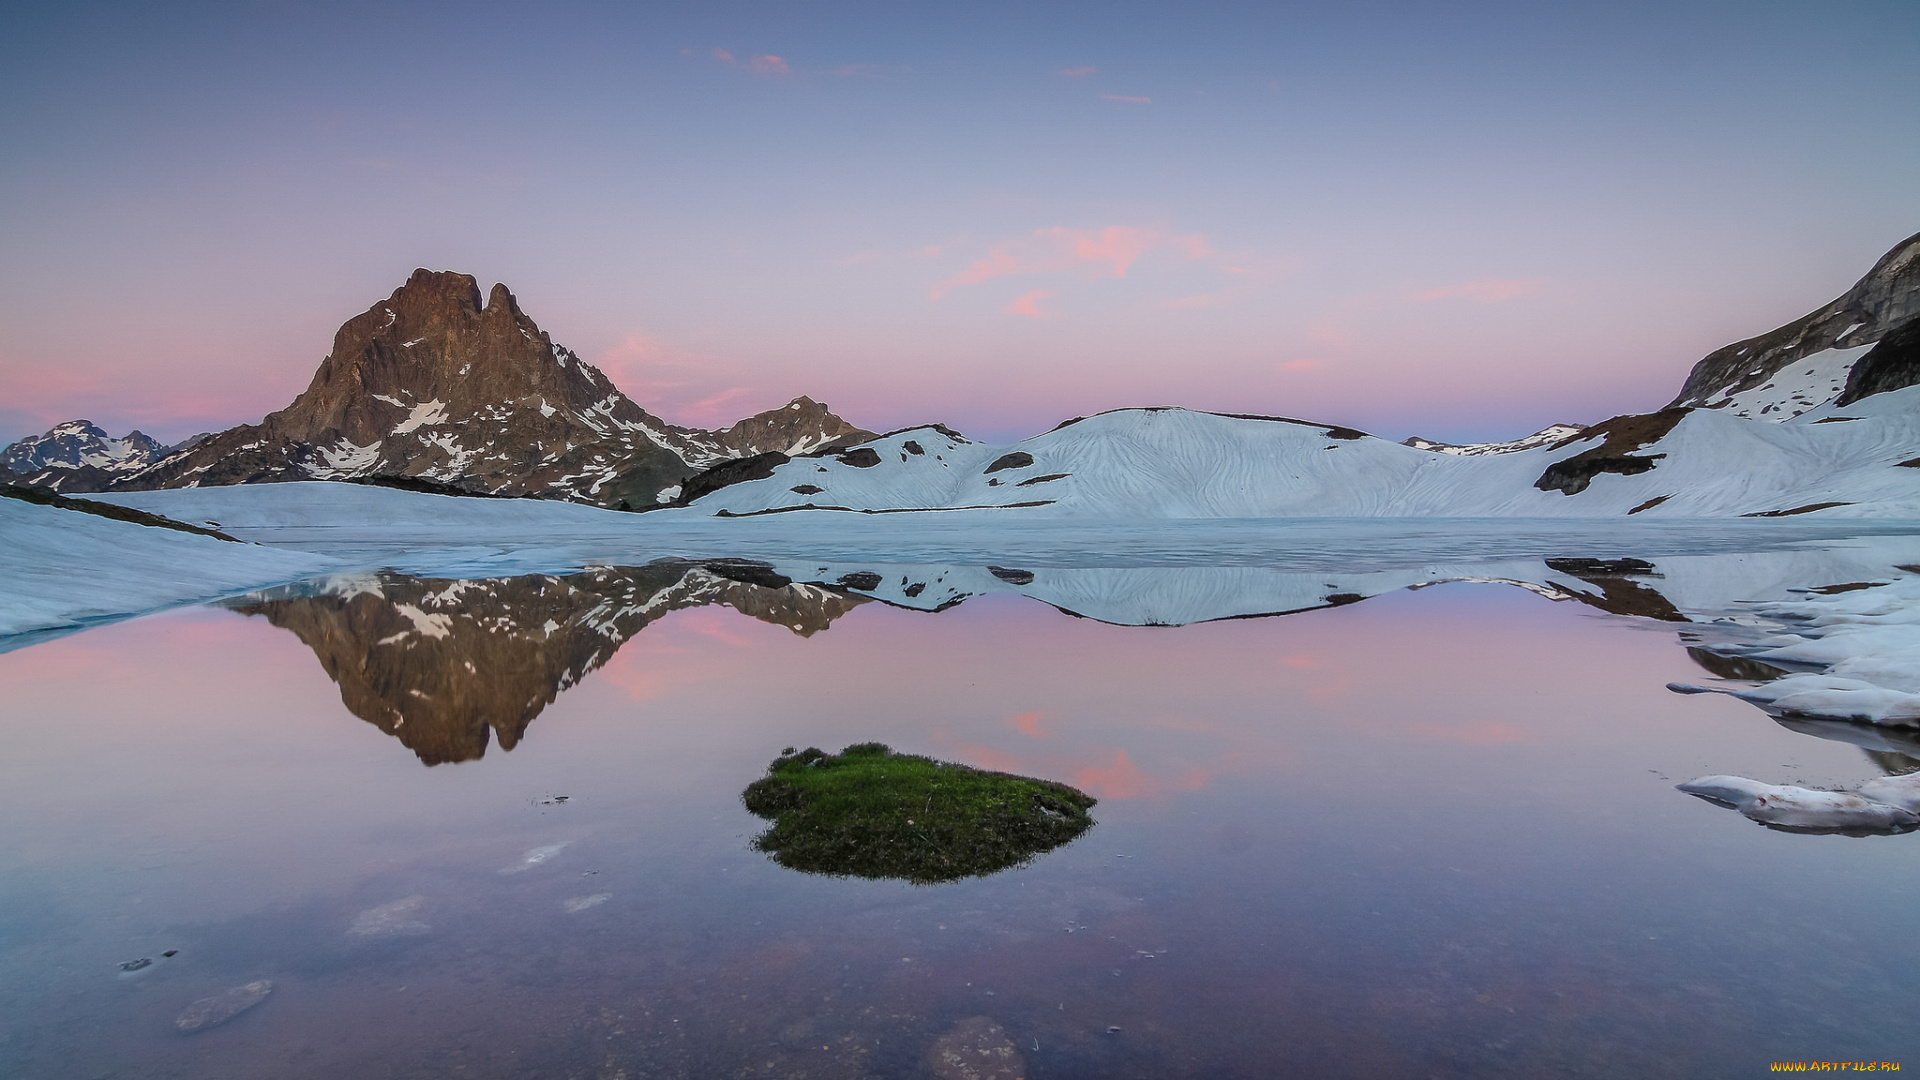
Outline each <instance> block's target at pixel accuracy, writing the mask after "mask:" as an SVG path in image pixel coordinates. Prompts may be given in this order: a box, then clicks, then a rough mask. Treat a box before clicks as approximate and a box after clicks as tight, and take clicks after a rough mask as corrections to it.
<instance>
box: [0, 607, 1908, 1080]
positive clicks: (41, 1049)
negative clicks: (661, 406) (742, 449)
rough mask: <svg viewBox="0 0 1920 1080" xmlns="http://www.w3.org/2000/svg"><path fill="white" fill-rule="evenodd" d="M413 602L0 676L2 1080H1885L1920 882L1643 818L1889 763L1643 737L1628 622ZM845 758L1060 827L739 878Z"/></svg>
mask: <svg viewBox="0 0 1920 1080" xmlns="http://www.w3.org/2000/svg"><path fill="white" fill-rule="evenodd" d="M629 576H632V575H629ZM545 580H546V581H548V582H552V581H555V580H556V579H545ZM599 580H600V582H601V586H604V587H601V589H600V592H599V593H596V594H595V595H596V596H600V597H601V598H602V599H604V597H605V596H609V595H613V594H614V593H615V592H618V591H619V590H621V589H625V590H626V593H625V594H624V595H627V597H628V598H629V599H632V598H634V597H639V598H641V599H642V600H644V599H645V598H646V597H647V596H649V595H653V594H649V593H648V592H647V589H656V591H657V586H658V585H659V583H658V582H650V581H648V580H646V579H645V577H644V574H642V575H640V577H639V578H636V579H635V580H632V581H628V580H622V581H621V582H617V583H614V584H613V585H608V583H607V582H606V581H605V576H604V575H602V578H601V579H599ZM450 584H451V583H449V582H445V581H439V582H420V581H417V580H410V579H398V578H389V579H387V580H385V581H377V582H373V583H372V584H371V585H369V584H368V583H366V582H362V583H360V584H359V585H355V586H350V587H347V588H336V589H334V590H333V591H332V592H331V593H327V592H322V593H321V594H319V595H309V594H295V593H282V594H275V595H270V596H263V597H259V598H255V599H252V600H249V601H245V602H241V603H238V604H235V605H232V606H231V607H228V608H208V609H196V610H190V611H184V612H177V613H173V614H168V615H162V616H156V617H150V618H146V619H141V620H137V621H133V622H129V623H123V624H120V625H115V626H110V627H105V628H101V629H96V630H92V631H89V632H86V633H83V634H78V635H75V636H72V637H67V638H63V639H60V640H56V641H52V642H47V643H44V644H39V645H34V646H31V647H28V648H24V649H20V650H18V651H15V652H12V653H7V654H5V655H0V737H4V739H5V741H6V747H7V749H6V752H5V754H4V756H0V1075H5V1076H9V1077H34V1078H39V1077H108V1076H113V1077H183V1078H184V1077H194V1078H202V1077H204V1078H224V1077H236V1078H237V1077H261V1076H278V1077H339V1076H364V1077H389V1076H392V1077H438V1076H466V1077H495V1076H499V1077H561V1076H571V1077H596V1078H614V1077H627V1078H630V1080H638V1078H641V1077H654V1076H660V1077H707V1076H716V1077H719V1076H725V1077H734V1076H741V1077H760V1076H769V1077H771V1076H781V1077H915V1078H924V1077H933V1076H936V1075H939V1074H938V1073H936V1072H935V1071H933V1066H932V1065H931V1064H930V1063H929V1060H928V1056H927V1055H928V1049H929V1047H931V1046H932V1045H933V1044H934V1043H935V1042H936V1041H937V1040H939V1039H940V1038H941V1037H942V1036H943V1035H944V1034H945V1033H947V1032H948V1031H949V1030H951V1029H952V1028H953V1027H954V1025H955V1024H956V1023H958V1022H961V1021H964V1020H966V1019H968V1018H971V1017H976V1016H985V1017H988V1018H990V1019H992V1020H993V1021H995V1022H996V1023H998V1024H999V1025H1000V1026H1001V1027H1002V1028H1003V1029H1004V1030H1005V1031H1006V1033H1007V1035H1008V1037H1009V1038H1010V1039H1011V1040H1012V1041H1013V1042H1014V1043H1015V1044H1017V1046H1018V1047H1019V1050H1020V1053H1021V1054H1022V1055H1023V1057H1024V1061H1025V1065H1026V1075H1029V1076H1032V1077H1036V1078H1048V1077H1122V1076H1144V1077H1167V1076H1173V1077H1181V1076H1186V1077H1267V1076H1280V1075H1314V1076H1331V1077H1339V1076H1355V1077H1376V1076H1377V1077H1398V1076H1407V1077H1429V1076H1440V1077H1453V1076H1460V1077H1466V1076H1476V1077H1478V1076H1527V1077H1543V1076H1593V1075H1620V1076H1627V1075H1632V1076H1675V1077H1701V1076H1751V1075H1756V1074H1758V1073H1761V1072H1764V1071H1765V1070H1766V1064H1767V1062H1769V1061H1772V1060H1775V1059H1825V1060H1848V1061H1853V1060H1888V1061H1901V1060H1902V1059H1905V1060H1906V1061H1908V1062H1910V1063H1912V1064H1913V1066H1914V1067H1920V1025H1916V1023H1915V1022H1914V1019H1913V1017H1914V1002H1915V1001H1916V1000H1917V999H1920V998H1917V994H1920V965H1916V963H1915V961H1916V953H1917V952H1920V946H1917V945H1916V944H1915V943H1916V941H1920V874H1916V867H1915V853H1916V848H1915V847H1914V844H1915V843H1916V842H1920V837H1914V836H1906V837H1901V836H1892V837H1885V836H1882V837H1863V838H1852V837H1844V836H1806V835H1795V834H1788V833H1782V832H1776V831H1770V830H1767V829H1764V828H1761V827H1759V826H1756V825H1754V824H1753V823H1751V822H1749V821H1747V820H1746V819H1744V818H1742V817H1740V816H1739V815H1737V814H1732V813H1728V812H1725V811H1722V810H1719V809H1716V808H1714V807H1711V806H1708V805H1706V804H1704V803H1701V802H1699V801H1698V800H1695V799H1692V798H1689V797H1687V796H1684V795H1681V794H1679V793H1677V792H1675V791H1674V790H1673V786H1672V785H1673V784H1674V783H1675V782H1676V781H1679V780H1685V779H1688V778H1691V777H1693V776H1696V775H1700V774H1703V773H1722V772H1728V773H1744V774H1746V775H1751V776H1757V777H1762V778H1765V779H1768V780H1770V781H1773V782H1798V783H1804V784H1811V785H1841V784H1852V783H1857V782H1858V781H1860V780H1863V779H1865V778H1867V777H1869V776H1873V775H1878V774H1880V773H1881V772H1882V771H1884V770H1886V769H1888V768H1906V767H1911V766H1912V765H1913V764H1914V763H1913V762H1910V761H1906V760H1905V759H1900V758H1897V757H1896V756H1894V755H1889V754H1880V755H1879V756H1878V757H1874V756H1872V755H1869V754H1867V753H1865V752H1863V751H1862V750H1860V749H1859V748H1857V747H1855V746H1851V745H1847V744H1846V743H1843V742H1839V741H1831V740H1824V739H1818V738H1810V737H1808V736H1806V735H1803V734H1797V733H1794V732H1790V731H1787V730H1785V729H1784V728H1782V727H1780V726H1778V725H1776V724H1775V723H1773V722H1772V721H1770V720H1769V719H1768V718H1767V717H1766V716H1764V715H1763V714H1761V713H1759V712H1758V711H1756V710H1755V709H1753V708H1752V707H1750V706H1748V705H1746V704H1744V703H1741V702H1739V701H1736V700H1732V699H1729V698H1724V697H1681V696H1677V695H1674V694H1672V693H1669V692H1668V691H1667V690H1665V689H1664V684H1665V683H1667V682H1669V681H1676V680H1678V681H1689V682H1699V681H1703V680H1706V679H1709V678H1710V676H1709V675H1708V673H1706V672H1704V671H1702V670H1701V669H1700V668H1699V667H1697V666H1696V665H1695V663H1694V662H1693V661H1692V660H1690V659H1689V657H1688V655H1687V653H1686V651H1685V650H1684V649H1683V648H1682V647H1681V643H1680V642H1679V641H1678V639H1677V638H1676V635H1675V625H1674V624H1671V623H1661V622H1655V621H1651V620H1637V619H1631V618H1627V617H1623V616H1618V615H1609V614H1604V613H1601V612H1599V611H1596V610H1595V609H1594V608H1592V607H1584V606H1581V605H1579V604H1575V603H1564V602H1563V603H1555V602H1551V601H1549V600H1548V599H1545V598H1543V597H1541V596H1538V595H1534V594H1533V593H1530V592H1527V591H1523V590H1521V589H1516V588H1512V587H1510V586H1506V585H1499V584H1450V585H1443V586H1436V587H1433V588H1427V589H1422V590H1419V591H1416V592H1396V593H1389V594H1387V595H1383V596H1378V597H1374V598H1372V599H1369V600H1367V601H1365V602H1364V603H1353V604H1349V605H1346V606H1339V607H1333V608H1328V609H1324V610H1316V611H1309V612H1305V613H1302V614H1297V615H1292V616H1288V617H1283V618H1264V619H1239V620H1231V621H1223V622H1214V623H1206V624H1201V625H1193V626H1186V627H1181V628H1166V627H1128V626H1112V625H1106V624H1102V623H1100V622H1097V621H1093V620H1091V619H1079V618H1071V617H1069V616H1067V615H1064V614H1062V613H1061V612H1059V611H1057V610H1055V609H1053V608H1051V607H1047V606H1045V605H1042V604H1038V603H1034V602H1032V601H1029V600H1025V599H1022V598H1019V597H1013V596H987V597H976V598H974V599H971V600H969V601H967V602H966V603H964V604H961V605H959V606H957V607H953V608H951V609H949V610H946V611H943V612H939V613H928V612H919V611H910V610H903V609H900V608H897V607H892V606H888V605H885V604H881V603H876V602H866V603H862V602H859V601H858V599H857V598H847V597H836V596H833V595H831V594H824V593H820V594H816V593H809V594H807V595H805V596H800V597H798V598H796V597H795V596H794V595H782V596H775V595H773V593H774V592H775V591H776V590H759V591H756V589H755V587H752V586H747V585H738V583H734V584H727V585H724V587H723V588H722V589H721V592H724V593H725V595H719V594H718V593H713V592H712V591H711V590H709V592H708V593H706V594H701V595H700V596H691V595H690V596H688V597H683V598H682V600H681V601H676V602H674V603H661V604H657V605H656V606H655V607H654V608H652V609H648V610H644V611H640V612H637V613H636V612H634V611H632V610H627V611H626V613H625V614H616V613H615V609H614V606H607V605H605V604H602V606H600V607H591V605H590V606H589V607H588V608H584V609H583V608H582V607H581V606H580V605H581V603H582V602H581V601H580V600H579V599H578V597H577V596H574V594H576V593H577V592H578V591H579V590H578V589H577V588H572V587H571V586H570V587H569V588H567V589H562V588H561V586H560V585H558V584H548V585H542V584H539V583H538V581H537V580H536V579H523V580H521V581H519V582H518V583H517V584H512V585H510V587H503V586H502V585H501V583H493V584H492V585H490V586H489V585H485V584H484V583H483V584H482V585H466V586H461V587H460V588H462V589H463V590H466V592H465V593H464V594H462V595H460V596H454V597H450V596H449V594H448V593H447V589H448V588H449V587H450ZM576 584H577V583H576ZM615 586H617V588H616V587H615ZM736 586H737V587H736ZM356 589H357V590H358V593H357V594H356V593H355V590H356ZM729 590H730V591H729ZM778 591H779V592H781V593H783V594H790V593H791V592H792V591H791V590H778ZM433 597H438V599H437V600H433V601H432V602H429V599H428V598H433ZM569 597H573V598H572V599H570V598H569ZM456 601H457V602H456ZM702 601H717V602H702ZM598 602H599V601H596V603H598ZM435 605H437V606H435ZM461 605H465V606H464V607H463V606H461ZM644 606H645V605H644V604H642V607H644ZM403 608H404V609H407V610H402V609H403ZM449 612H451V614H448V613H449ZM436 620H445V621H436ZM621 620H624V621H621ZM616 622H617V623H618V625H617V626H616V625H613V624H614V623H616ZM582 626H588V627H598V630H597V631H596V633H595V634H583V633H580V632H576V631H577V630H578V629H579V628H580V627H582ZM536 631H538V633H536ZM516 635H517V636H516ZM516 642H518V644H516ZM529 642H534V644H529ZM609 642H612V643H613V644H609ZM614 645H617V651H616V649H615V648H614ZM468 665H472V666H471V668H469V667H468ZM870 740H878V741H883V742H886V743H888V744H889V745H891V746H893V747H895V748H896V749H899V750H903V751H908V752H914V753H922V754H929V755H933V756H936V757H941V758H947V759H953V760H958V761H963V762H966V763H969V764H973V765H977V766H982V767H987V768H994V769H1003V770H1009V771H1014V772H1019V773H1023V774H1027V775H1034V776H1042V777H1047V778H1051V779H1057V780H1061V781H1065V782H1068V783H1071V784H1074V785H1076V786H1078V787H1080V788H1082V789H1083V790H1085V791H1087V792H1088V793H1090V794H1092V795H1095V796H1097V797H1098V798H1099V799H1100V800H1101V801H1100V803H1099V805H1098V806H1097V807H1096V808H1095V810H1094V816H1095V817H1096V818H1097V820H1098V824H1097V825H1095V826H1094V827H1093V829H1092V830H1091V831H1089V832H1088V833H1086V834H1085V835H1084V836H1083V837H1081V838H1080V839H1079V840H1077V841H1075V842H1074V843H1072V844H1071V845H1069V846H1067V847H1065V848H1061V849H1059V850H1056V851H1053V852H1051V853H1048V854H1045V855H1043V856H1041V857H1039V858H1038V859H1037V860H1035V861H1034V862H1032V863H1031V864H1030V865H1027V866H1024V867H1021V868H1016V869H1013V870H1010V871H1006V872H1003V873H999V874H996V875H993V876H990V877H986V878H981V879H973V880H968V881H963V882H959V883H954V884H947V885H940V886H933V887H913V886H909V885H906V884H901V883H892V882H875V881H865V880H849V879H836V878H826V877H813V876H807V875H803V874H799V873H795V872H793V871H790V870H786V869H783V868H781V867H779V866H777V865H775V864H773V863H772V862H770V861H768V859H767V858H766V857H765V856H763V855H761V854H759V853H758V852H756V851H754V850H753V849H752V848H751V846H750V843H751V840H752V838H753V837H754V836H755V835H756V834H757V833H758V831H759V830H760V828H761V827H762V826H763V825H764V823H763V822H761V821H760V820H759V819H756V818H754V817H752V816H750V815H749V814H747V813H746V811H745V810H744V809H743V808H742V806H741V803H740V791H741V789H742V788H743V787H744V786H745V785H746V784H747V783H749V782H751V781H752V780H754V779H755V778H757V777H758V776H760V775H762V774H763V772H764V770H765V768H766V765H767V762H768V761H769V760H770V759H771V758H773V757H774V756H775V755H776V754H778V753H779V752H780V751H781V750H782V749H783V748H785V747H789V746H801V747H804V746H809V745H813V746H820V747H823V748H826V749H828V750H837V749H838V748H839V747H841V746H844V745H847V744H850V743H855V742H864V741H870ZM560 796H565V799H564V801H562V800H560V799H559V797H560ZM166 950H177V953H176V955H174V956H172V957H162V955H161V954H162V953H163V951H166ZM139 958H153V959H154V961H155V962H154V963H153V964H152V965H150V966H148V967H146V968H144V969H142V970H139V971H136V972H131V973H123V972H122V971H121V970H120V966H121V964H122V963H124V962H127V961H132V960H137V959H139ZM262 979H265V980H271V982H272V984H273V992H272V994H271V995H270V996H269V997H268V998H267V999H266V1000H265V1001H263V1002H262V1003H261V1004H259V1005H258V1006H257V1007H254V1008H252V1009H251V1010H249V1011H247V1012H245V1013H243V1014H241V1015H239V1016H237V1017H236V1018H234V1019H233V1020H231V1021H229V1022H227V1023H224V1024H221V1025H219V1026H216V1027H211V1028H208V1029H206V1030H203V1031H199V1032H197V1033H194V1034H190V1035H183V1034H180V1033H179V1032H178V1031H177V1030H176V1027H175V1020H176V1017H178V1016H179V1015H180V1014H181V1012H182V1010H183V1009H185V1008H187V1007H188V1006H189V1005H190V1004H191V1003H192V1002H194V1001H196V1000H198V999H201V998H205V997H208V996H211V995H216V994H219V993H221V992H223V991H226V990H227V989H229V988H231V987H234V986H237V985H241V984H246V983H250V982H254V981H257V980H262Z"/></svg>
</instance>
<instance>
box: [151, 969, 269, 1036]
mask: <svg viewBox="0 0 1920 1080" xmlns="http://www.w3.org/2000/svg"><path fill="white" fill-rule="evenodd" d="M271 993H273V982H272V980H270V979H256V980H255V981H253V982H250V983H248V984H246V985H245V986H236V987H234V988H233V989H231V990H228V991H227V992H226V993H224V994H215V995H213V996H212V997H206V998H201V999H200V1000H199V1001H196V1002H194V1003H193V1004H191V1005H189V1006H187V1007H186V1009H185V1010H184V1011H182V1012H181V1013H180V1018H179V1019H177V1020H175V1021H174V1022H173V1026H174V1027H176V1028H178V1029H179V1030H180V1031H181V1033H183V1034H189V1035H190V1034H192V1033H193V1032H196V1031H205V1030H206V1029H208V1028H210V1027H218V1026H220V1025H221V1024H224V1023H226V1022H227V1021H229V1020H231V1019H233V1018H234V1017H236V1016H239V1015H240V1014H241V1013H243V1012H246V1011H247V1010H248V1009H251V1008H253V1007H254V1006H255V1005H258V1004H260V1003H261V1002H263V1001H265V1000H267V995H268V994H271Z"/></svg>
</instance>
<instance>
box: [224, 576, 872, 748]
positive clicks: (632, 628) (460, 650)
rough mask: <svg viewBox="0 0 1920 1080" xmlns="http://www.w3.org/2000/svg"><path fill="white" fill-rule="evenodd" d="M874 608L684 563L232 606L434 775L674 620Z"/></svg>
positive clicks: (786, 618)
mask: <svg viewBox="0 0 1920 1080" xmlns="http://www.w3.org/2000/svg"><path fill="white" fill-rule="evenodd" d="M866 602H867V598H866V597H862V596H849V595H846V594H844V593H839V592H833V591H829V590H827V589H823V588H819V587H816V586H810V585H799V584H793V583H790V582H788V581H787V579H785V578H782V577H778V576H776V575H774V574H773V573H772V572H771V571H770V570H768V569H767V568H765V567H761V566H758V565H756V564H747V563H736V562H727V561H713V562H707V563H699V562H690V561H685V560H668V561H662V562H655V563H651V564H648V565H646V566H640V567H602V568H595V569H592V570H586V571H582V572H580V573H577V574H568V575H565V576H549V575H527V576H522V577H513V578H496V579H488V580H464V579H441V578H418V577H410V576H407V575H404V574H391V573H383V574H379V575H375V576H367V577H355V578H349V579H335V580H332V581H327V582H324V583H323V587H322V589H321V591H319V592H312V591H310V590H309V591H302V590H301V589H299V588H298V587H294V588H288V589H275V590H269V591H267V592H263V593H257V594H254V595H252V596H248V597H244V598H241V599H239V600H235V601H232V602H230V603H229V604H228V606H229V607H231V608H232V609H233V610H235V611H239V612H241V613H243V614H246V615H259V616H264V617H265V618H266V619H267V621H269V622H271V623H272V624H273V625H275V626H278V627H280V628H282V629H285V630H291V631H293V633H294V634H295V635H296V636H298V637H299V638H300V640H301V641H302V642H304V643H305V644H306V645H307V647H308V648H310V649H312V650H313V652H314V655H315V656H316V657H318V658H319V660H320V664H321V666H322V667H323V668H325V669H326V672H327V676H328V677H329V678H331V679H332V680H333V681H334V682H335V683H336V684H338V686H339V687H340V700H341V702H342V703H343V704H345V705H346V707H347V709H348V711H350V712H352V713H353V714H354V715H355V716H358V717H360V718H361V719H362V720H365V721H367V722H368V723H370V724H372V725H374V726H375V727H377V728H379V729H380V730H381V731H384V732H386V733H387V734H389V735H392V736H394V737H395V738H397V739H399V740H400V742H401V744H402V745H404V746H406V747H407V748H408V749H410V750H412V751H413V752H414V753H415V754H417V755H418V756H419V758H420V760H421V761H422V762H424V763H426V764H428V765H439V764H444V763H448V762H456V761H469V760H472V759H474V758H478V757H480V756H481V755H483V754H484V753H486V749H487V742H488V739H489V736H491V737H492V738H495V739H498V740H499V743H500V748H501V749H502V750H511V749H513V747H514V746H515V744H517V743H518V742H519V741H520V739H521V738H522V737H523V736H524V735H525V734H526V730H527V725H529V724H531V723H532V722H533V720H534V718H535V717H537V716H539V715H540V713H541V711H542V710H544V709H545V708H546V707H547V706H548V705H550V704H552V703H553V701H554V699H555V698H557V697H558V696H559V695H560V693H561V692H562V691H565V690H567V689H568V688H570V687H572V686H574V685H575V684H577V683H578V682H579V681H580V680H581V679H582V678H583V677H585V676H586V675H587V674H588V673H589V672H591V671H593V670H595V669H596V668H598V667H600V665H602V664H604V663H606V662H607V660H608V659H609V658H611V657H612V656H613V654H614V653H615V652H616V651H618V650H619V648H620V646H621V644H622V643H624V642H625V641H626V640H627V639H628V638H630V637H632V636H633V635H634V634H637V633H639V632H640V631H641V630H642V629H644V628H645V627H646V626H647V625H648V624H650V623H652V622H653V621H654V620H656V619H658V618H660V617H661V616H662V615H665V614H666V613H667V612H670V611H679V610H681V609H684V608H691V607H700V606H703V605H706V604H723V605H725V606H727V607H731V608H733V609H735V610H736V611H740V612H742V613H744V614H746V615H750V616H752V617H753V618H756V619H759V620H761V621H762V622H769V623H776V624H778V625H781V626H784V627H787V628H788V629H790V630H792V631H793V632H794V633H796V634H800V635H801V636H803V637H804V636H811V635H812V634H814V633H816V632H818V631H820V630H824V629H826V628H827V626H828V625H830V624H831V623H832V622H833V620H835V619H837V618H839V617H840V616H841V615H844V614H846V613H847V612H848V611H850V610H852V609H853V608H855V607H858V606H859V605H861V604H863V603H866Z"/></svg>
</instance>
